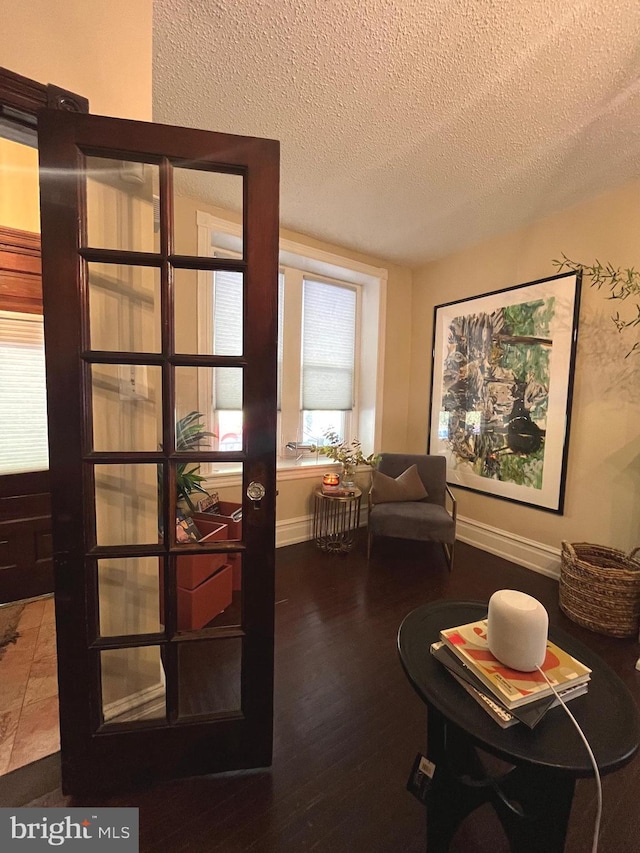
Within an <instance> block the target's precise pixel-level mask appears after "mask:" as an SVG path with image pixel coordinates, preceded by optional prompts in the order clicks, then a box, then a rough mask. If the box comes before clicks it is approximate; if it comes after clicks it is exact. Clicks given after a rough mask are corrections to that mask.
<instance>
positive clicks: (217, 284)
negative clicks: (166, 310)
mask: <svg viewBox="0 0 640 853" xmlns="http://www.w3.org/2000/svg"><path fill="white" fill-rule="evenodd" d="M243 281H244V276H243V274H242V273H241V272H228V271H221V270H216V271H215V272H214V271H212V270H187V269H175V270H174V312H175V350H176V352H177V353H186V354H189V355H242V347H243V345H242V328H243V310H244V308H243V296H244V294H243V287H244V284H243Z"/></svg>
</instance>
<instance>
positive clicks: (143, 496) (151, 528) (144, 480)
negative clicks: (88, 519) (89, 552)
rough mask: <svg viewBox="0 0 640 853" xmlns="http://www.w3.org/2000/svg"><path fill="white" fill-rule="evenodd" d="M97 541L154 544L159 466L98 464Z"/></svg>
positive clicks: (157, 540)
mask: <svg viewBox="0 0 640 853" xmlns="http://www.w3.org/2000/svg"><path fill="white" fill-rule="evenodd" d="M94 472H95V507H96V544H97V545H99V546H102V545H155V544H157V543H158V542H159V541H161V538H162V537H161V535H160V534H159V532H158V517H159V509H158V507H159V502H158V466H157V465H155V464H153V463H151V464H140V465H95V466H94Z"/></svg>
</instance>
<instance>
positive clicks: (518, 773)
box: [398, 601, 640, 853]
mask: <svg viewBox="0 0 640 853" xmlns="http://www.w3.org/2000/svg"><path fill="white" fill-rule="evenodd" d="M486 615H487V605H486V603H482V602H477V601H438V602H435V603H433V604H427V605H424V606H423V607H419V608H418V609H417V610H414V611H413V612H412V613H410V614H409V615H408V616H407V617H406V618H405V619H404V621H403V623H402V625H401V626H400V629H399V631H398V651H399V654H400V660H401V662H402V666H403V668H404V671H405V673H406V674H407V677H408V679H409V681H410V682H411V684H412V686H413V687H414V689H415V690H416V692H417V693H418V695H419V696H420V698H421V699H422V700H423V701H424V702H425V703H426V705H427V711H428V713H427V757H428V758H429V760H430V761H431V762H433V763H434V764H435V774H434V777H433V780H432V783H431V785H430V788H429V791H428V795H427V803H426V806H427V850H428V853H446V851H447V850H448V848H449V843H450V841H451V839H452V838H453V835H454V834H455V831H456V829H457V827H458V825H459V824H460V822H461V821H462V820H463V818H464V817H466V815H468V814H470V812H472V811H474V810H475V809H476V808H478V807H479V806H480V805H482V804H483V803H486V802H491V803H492V804H493V806H494V808H495V810H496V812H497V814H498V817H499V818H500V821H501V823H502V825H503V827H504V830H505V832H506V834H507V837H508V838H509V840H510V843H511V846H512V850H513V851H516V853H534V851H536V853H561V851H562V850H563V849H564V842H565V837H566V831H567V824H568V820H569V813H570V810H571V802H572V799H573V791H574V787H575V780H576V779H577V778H580V777H584V776H593V768H592V766H591V762H590V760H589V756H588V755H587V752H586V749H585V747H584V744H583V743H582V741H581V739H580V737H579V735H578V733H577V731H576V730H575V728H574V727H573V725H572V723H571V721H570V720H569V718H568V716H567V715H566V713H565V712H564V711H563V710H562V708H553V709H551V710H550V711H548V712H547V714H546V715H545V717H544V718H543V719H542V720H541V722H540V723H538V725H537V726H536V727H535V729H533V730H532V729H529V728H527V727H526V726H525V725H523V724H522V723H519V724H518V725H516V726H512V727H511V728H508V729H501V728H500V726H498V725H497V723H495V722H494V721H493V720H492V719H491V718H490V717H489V716H488V714H486V713H485V712H484V711H483V710H482V708H480V707H479V706H478V705H477V703H476V702H475V701H474V700H473V699H472V698H471V697H470V696H468V695H467V694H466V692H465V691H464V690H463V688H462V687H461V686H460V685H459V684H458V683H457V682H456V681H455V679H454V678H453V677H452V676H451V675H450V674H449V673H448V672H447V671H446V670H445V668H444V667H443V666H442V665H441V664H440V663H439V662H438V661H437V660H436V659H435V658H434V657H433V656H432V655H431V653H430V650H429V647H430V645H431V643H433V642H435V641H436V640H438V639H439V632H440V630H441V629H443V628H452V627H454V626H456V625H463V624H465V623H467V622H473V621H475V620H476V619H483V618H485V617H486ZM549 637H550V639H551V640H553V642H554V643H557V645H559V646H560V647H561V648H563V649H565V650H566V651H567V652H569V653H570V654H572V655H574V657H576V658H578V659H579V660H581V661H582V662H583V663H584V664H586V665H587V666H588V667H590V668H591V669H592V673H591V680H590V682H589V690H588V692H587V693H586V694H585V695H584V696H580V697H577V698H576V699H573V700H572V701H571V703H570V705H569V707H570V709H571V711H572V713H573V714H574V715H575V717H576V719H577V720H578V722H579V724H580V726H581V728H582V730H583V731H584V733H585V735H586V737H587V739H588V741H589V743H590V745H591V748H592V749H593V752H594V755H595V757H596V761H597V762H598V767H599V769H600V773H601V775H605V774H607V773H612V772H613V771H615V770H618V769H619V768H621V767H623V766H624V765H625V764H627V763H628V762H629V761H631V759H632V758H633V756H634V755H635V753H636V751H637V749H638V743H639V741H640V715H639V713H638V709H637V707H636V704H635V702H634V700H633V697H632V696H631V694H630V693H629V691H628V690H627V688H626V686H625V685H624V684H623V683H622V681H621V680H620V679H619V678H618V676H617V675H616V674H615V672H614V671H613V670H612V669H611V668H610V667H609V666H608V665H607V664H606V663H605V662H604V661H603V660H602V659H601V658H599V657H598V655H596V654H595V653H594V652H592V651H591V650H590V649H589V648H587V646H585V645H584V644H583V643H580V642H579V641H578V640H576V639H574V638H573V637H572V636H571V635H570V634H567V633H566V632H564V631H561V630H560V629H557V628H551V629H550V631H549ZM476 747H479V748H480V749H482V750H484V751H485V752H486V753H489V754H490V755H493V756H495V757H497V758H499V759H501V760H502V761H505V762H507V763H508V764H509V765H510V769H508V770H507V772H504V773H502V774H501V775H499V776H497V777H496V776H492V775H490V774H488V773H487V771H486V768H485V766H484V764H483V763H482V762H481V760H480V758H479V756H478V753H477V752H476V749H475V748H476Z"/></svg>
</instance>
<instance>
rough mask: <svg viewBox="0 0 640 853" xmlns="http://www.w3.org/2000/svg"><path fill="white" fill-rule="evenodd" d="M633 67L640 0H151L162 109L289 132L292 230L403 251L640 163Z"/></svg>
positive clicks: (410, 255)
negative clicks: (559, 0)
mask: <svg viewBox="0 0 640 853" xmlns="http://www.w3.org/2000/svg"><path fill="white" fill-rule="evenodd" d="M639 72H640V3H639V2H638V0H562V2H558V0H508V2H506V0H357V2H355V0H154V68H153V73H154V120H155V121H160V122H166V123H169V124H178V125H186V126H191V127H202V128H206V129H208V130H217V131H223V132H227V133H237V134H246V135H251V136H266V137H270V138H274V139H279V140H280V142H281V158H282V159H281V200H280V209H281V224H282V226H283V227H285V228H290V229H293V230H295V231H298V232H301V233H303V234H308V235H310V236H313V237H316V238H318V239H322V240H326V241H329V242H332V243H335V244H338V245H341V246H344V247H346V248H350V249H353V250H357V251H361V252H365V253H367V254H372V255H375V256H377V257H379V258H384V259H387V260H389V261H394V262H397V263H402V264H405V265H408V266H415V265H419V264H422V263H424V262H426V261H429V260H432V259H434V258H437V257H442V256H443V255H446V254H448V253H449V252H451V251H454V250H456V249H459V248H462V247H464V246H467V245H471V244H473V243H476V242H478V241H480V240H483V239H486V238H488V237H490V236H493V235H494V234H498V233H502V232H506V231H511V230H513V229H515V228H517V227H519V226H521V225H523V224H525V223H527V222H530V221H532V220H535V219H538V218H540V217H541V216H543V215H545V214H546V213H548V212H551V211H553V210H558V209H561V208H564V207H567V206H569V205H571V204H575V203H577V202H579V201H581V200H583V199H585V198H588V197H590V196H593V195H595V194H596V193H598V192H600V191H603V190H605V189H608V188H610V187H613V186H616V185H618V184H621V183H623V182H624V181H626V180H629V179H631V178H634V177H638V176H639V175H640V81H639ZM192 177H193V176H192ZM194 189H195V187H193V186H192V187H191V188H189V187H187V189H186V191H189V192H193V191H194ZM211 200H212V201H213V203H216V202H217V203H220V201H222V202H224V201H225V199H224V197H222V196H220V195H219V194H218V195H215V194H214V195H213V196H212V198H211ZM229 204H231V202H230V201H229Z"/></svg>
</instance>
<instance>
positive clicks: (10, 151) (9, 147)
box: [0, 139, 40, 233]
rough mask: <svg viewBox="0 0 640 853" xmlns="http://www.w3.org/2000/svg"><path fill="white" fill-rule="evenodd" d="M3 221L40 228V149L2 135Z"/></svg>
mask: <svg viewBox="0 0 640 853" xmlns="http://www.w3.org/2000/svg"><path fill="white" fill-rule="evenodd" d="M0 189H1V191H0V225H4V226H5V227H6V228H17V229H19V230H20V231H32V232H36V233H38V232H39V231H40V207H39V198H38V152H37V151H36V149H35V148H29V147H28V146H27V145H21V144H20V143H18V142H11V141H9V140H8V139H0Z"/></svg>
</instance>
